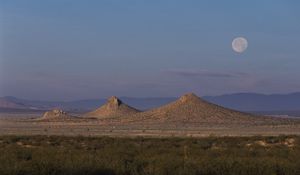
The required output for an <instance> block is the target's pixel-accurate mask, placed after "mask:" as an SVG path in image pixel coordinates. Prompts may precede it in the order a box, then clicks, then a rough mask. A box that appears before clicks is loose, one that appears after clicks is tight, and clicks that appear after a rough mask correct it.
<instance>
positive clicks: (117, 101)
mask: <svg viewBox="0 0 300 175" xmlns="http://www.w3.org/2000/svg"><path fill="white" fill-rule="evenodd" d="M107 103H108V104H109V105H113V106H120V105H121V104H122V101H121V100H120V99H118V98H117V97H116V96H112V97H110V98H109V99H108V100H107Z"/></svg>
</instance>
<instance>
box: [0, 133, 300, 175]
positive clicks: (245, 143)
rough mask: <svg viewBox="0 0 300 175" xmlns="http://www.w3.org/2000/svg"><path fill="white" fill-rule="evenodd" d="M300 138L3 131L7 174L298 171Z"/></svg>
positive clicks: (268, 174)
mask: <svg viewBox="0 0 300 175" xmlns="http://www.w3.org/2000/svg"><path fill="white" fill-rule="evenodd" d="M299 141H300V138H299V137H298V136H279V137H261V136H256V137H222V138H218V137H213V136H212V137H207V138H176V137H173V138H142V137H138V138H110V137H99V138H96V137H62V136H49V137H48V136H22V137H21V136H0V174H1V175H27V174H30V175H36V174H38V175H40V174H45V175H47V174H51V175H56V174H65V175H68V174H72V175H76V174H78V175H82V174H112V175H129V174H130V175H131V174H133V175H134V174H136V175H143V174H145V175H146V174H147V175H151V174H153V175H160V174H170V175H176V174H192V175H193V174H195V175H252V174H254V175H298V174H300V159H299V157H300V147H299Z"/></svg>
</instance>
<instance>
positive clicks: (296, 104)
mask: <svg viewBox="0 0 300 175" xmlns="http://www.w3.org/2000/svg"><path fill="white" fill-rule="evenodd" d="M202 98H203V99H205V100H207V101H209V102H212V103H215V104H218V105H220V106H223V107H227V108H231V109H235V110H239V111H300V92H299V93H291V94H272V95H265V94H257V93H236V94H228V95H221V96H204V97H202ZM175 99H176V97H164V98H159V97H157V98H132V97H121V100H122V101H124V102H126V103H127V104H129V105H130V106H133V107H135V108H137V109H140V110H145V109H149V108H154V107H158V106H161V105H163V104H167V103H169V102H171V101H174V100H175ZM105 102H106V99H86V100H75V101H37V100H25V99H19V98H16V97H11V96H9V97H0V108H1V109H27V110H28V109H32V110H49V109H53V108H61V109H64V110H68V111H82V112H86V111H90V110H93V109H96V108H97V107H99V106H101V105H103V104H104V103H105Z"/></svg>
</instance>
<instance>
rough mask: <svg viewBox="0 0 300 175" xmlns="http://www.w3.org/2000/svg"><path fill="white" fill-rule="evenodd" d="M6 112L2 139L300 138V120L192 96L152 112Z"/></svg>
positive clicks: (116, 106) (110, 105) (117, 106)
mask: <svg viewBox="0 0 300 175" xmlns="http://www.w3.org/2000/svg"><path fill="white" fill-rule="evenodd" d="M43 113H44V112H41V111H38V112H18V113H13V112H6V113H1V114H0V134H1V135H65V136H78V135H81V136H118V137H125V136H149V137H169V136H179V137H184V136H188V137H205V136H256V135H264V136H278V135H299V134H300V119H296V118H279V117H270V116H268V117H267V116H256V115H252V114H248V113H243V112H238V111H234V110H231V109H227V108H223V107H221V106H217V105H215V104H212V103H209V102H206V101H204V100H202V99H201V98H199V97H197V96H196V95H194V94H186V95H183V96H182V97H180V98H179V99H177V100H176V101H174V102H171V103H169V104H166V105H163V106H161V107H158V108H154V109H150V110H147V111H140V110H138V109H135V108H133V107H131V106H128V105H126V104H125V103H123V102H122V101H121V100H119V99H118V98H117V97H111V98H109V99H108V101H107V102H106V104H104V105H103V106H101V107H99V108H98V109H96V110H94V111H91V112H88V113H84V114H82V113H80V114H78V113H66V112H64V111H61V110H57V109H56V110H52V111H48V112H46V113H44V114H43Z"/></svg>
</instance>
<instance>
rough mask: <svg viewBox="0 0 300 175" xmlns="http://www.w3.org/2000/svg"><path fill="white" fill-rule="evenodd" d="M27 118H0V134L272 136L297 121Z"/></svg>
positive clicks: (297, 126) (296, 129) (298, 130)
mask: <svg viewBox="0 0 300 175" xmlns="http://www.w3.org/2000/svg"><path fill="white" fill-rule="evenodd" d="M28 118H30V117H27V118H15V117H6V118H5V117H2V118H0V135H68V136H77V135H82V136H103V135H107V136H120V137H122V136H155V137H164V136H189V137H205V136H255V135H265V136H276V135H300V122H296V123H291V124H282V125H278V124H276V125H264V124H259V125H242V124H206V123H176V124H164V123H143V122H140V123H113V122H110V123H108V122H107V121H105V122H104V121H100V120H93V119H91V120H87V119H85V120H83V119H77V120H70V121H47V122H45V121H36V120H33V119H28Z"/></svg>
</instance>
